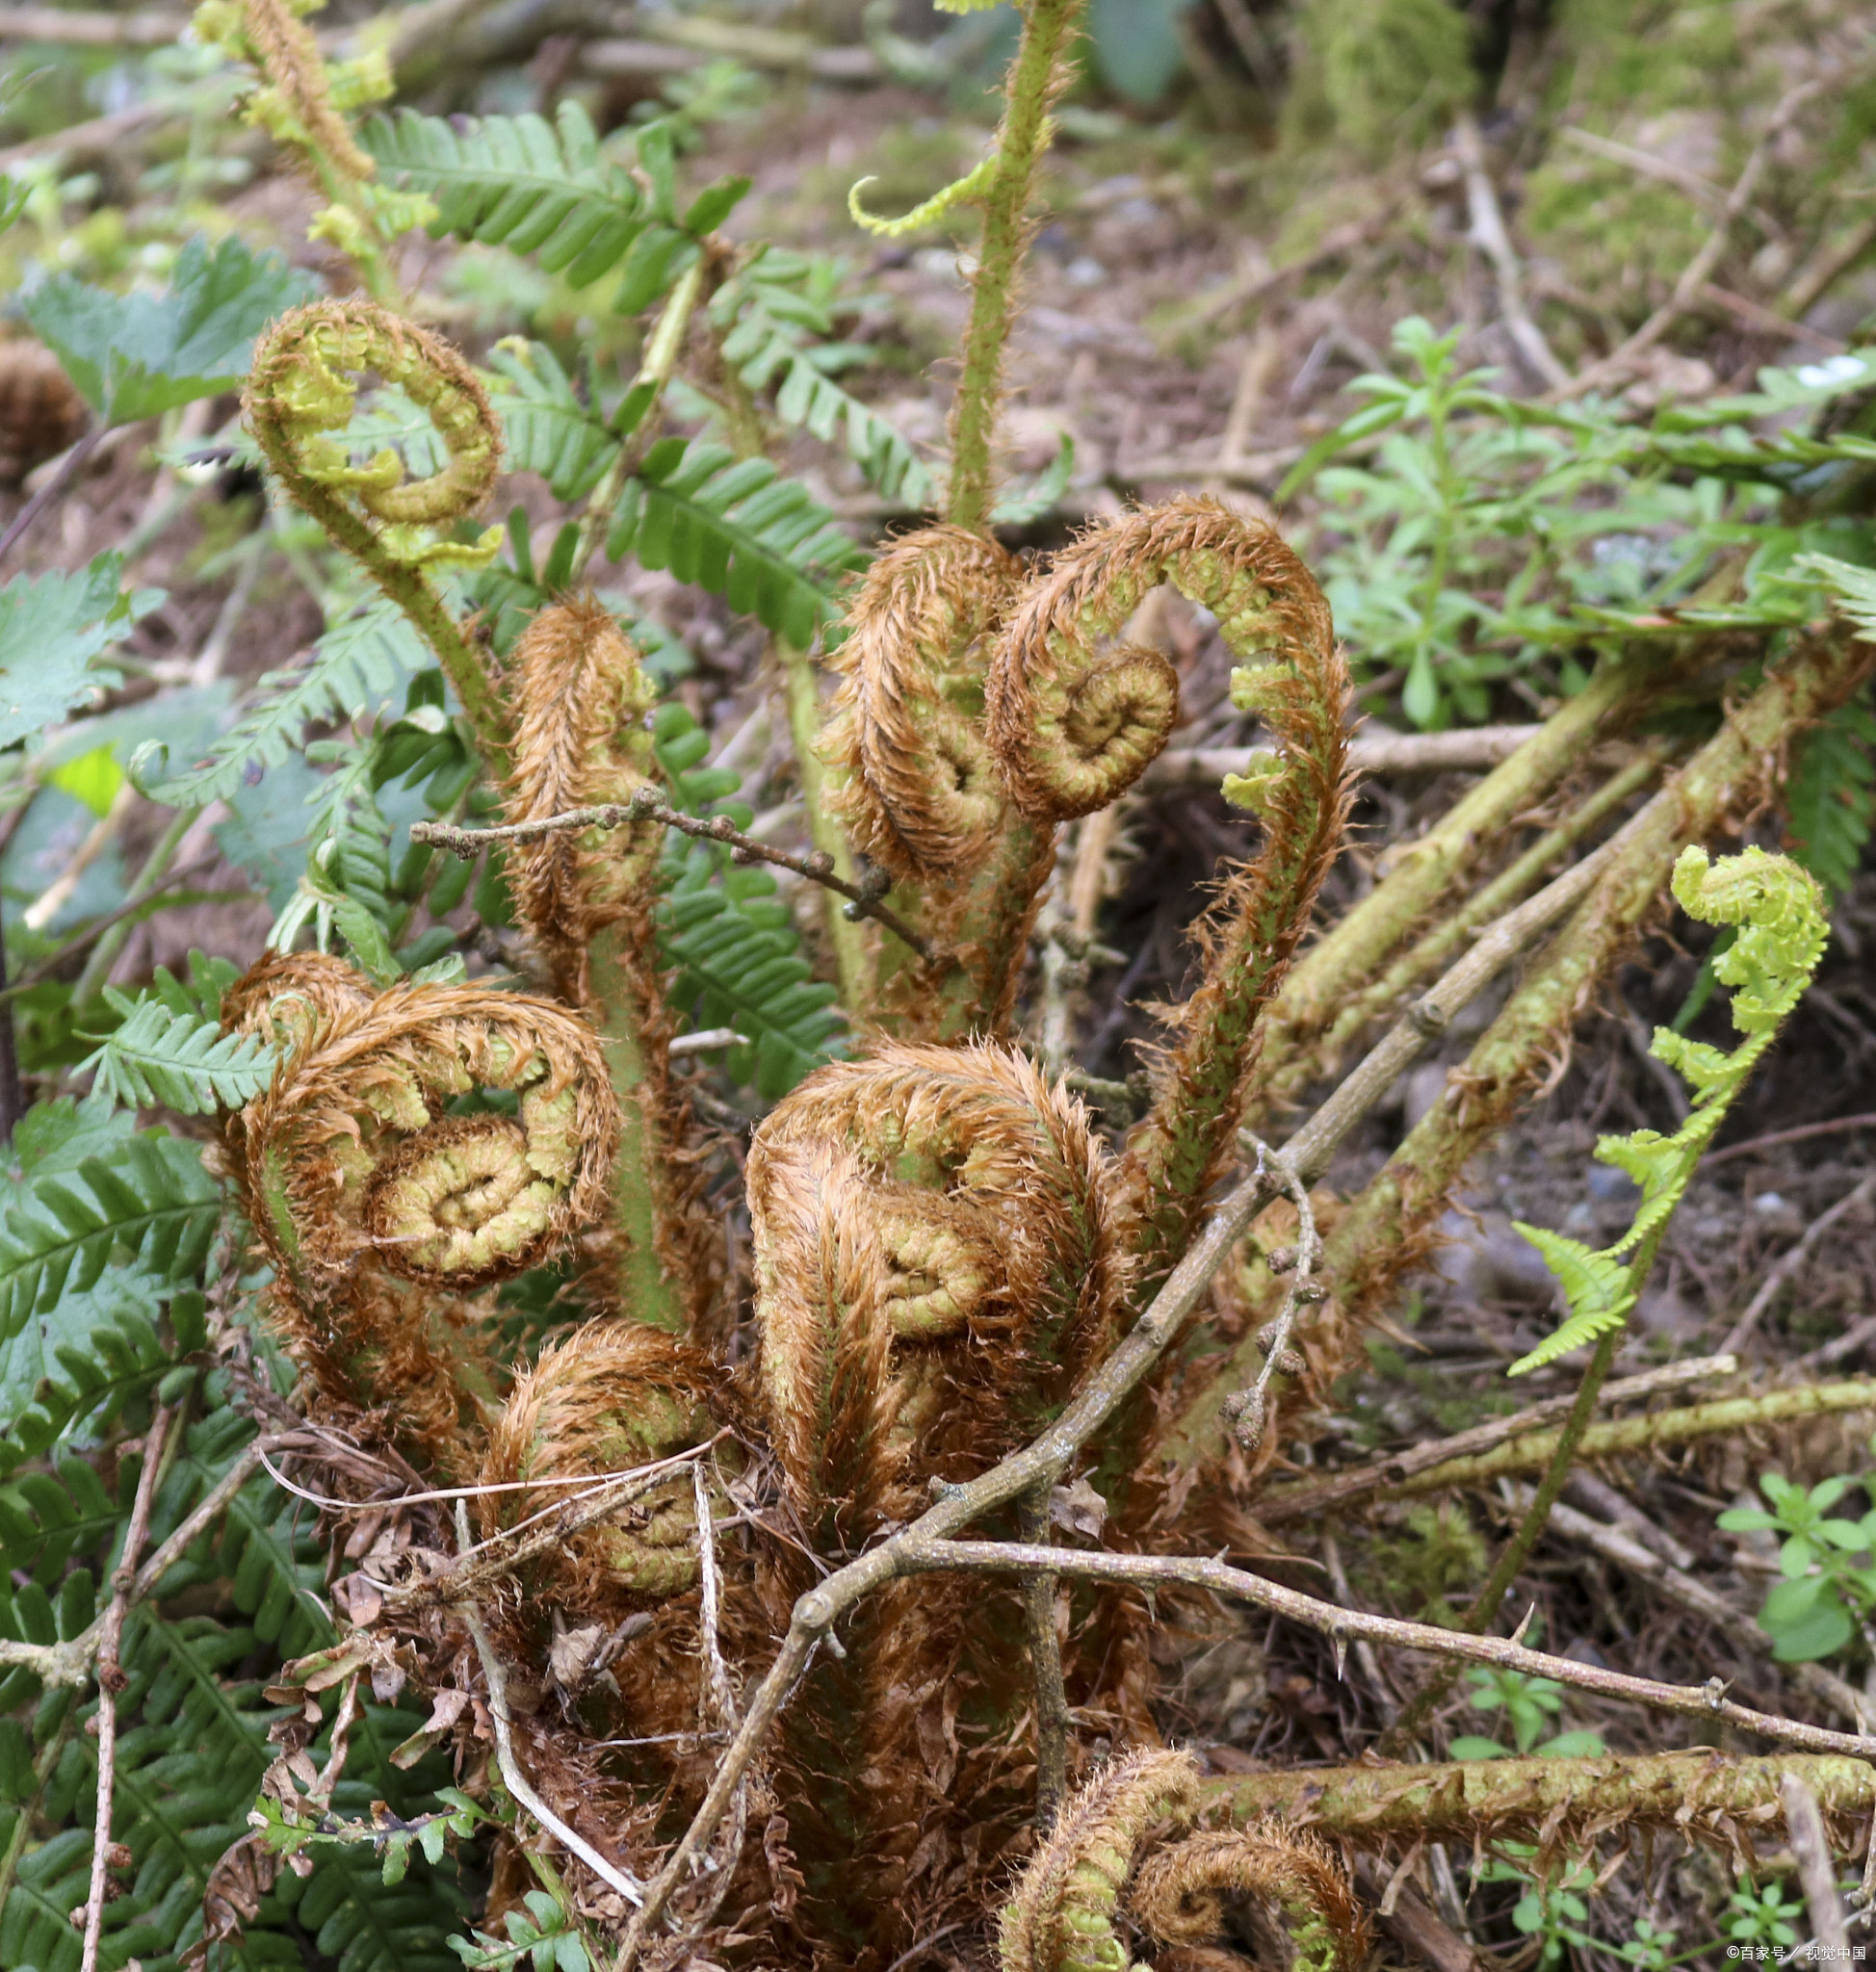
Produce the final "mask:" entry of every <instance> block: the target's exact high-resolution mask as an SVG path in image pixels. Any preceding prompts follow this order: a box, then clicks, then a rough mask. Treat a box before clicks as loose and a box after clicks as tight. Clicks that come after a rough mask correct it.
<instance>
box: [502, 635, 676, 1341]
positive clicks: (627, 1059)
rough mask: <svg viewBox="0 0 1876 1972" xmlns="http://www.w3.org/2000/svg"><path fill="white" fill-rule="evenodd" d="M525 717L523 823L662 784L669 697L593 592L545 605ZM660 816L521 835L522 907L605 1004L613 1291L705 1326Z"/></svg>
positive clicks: (515, 804)
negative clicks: (650, 725)
mask: <svg viewBox="0 0 1876 1972" xmlns="http://www.w3.org/2000/svg"><path fill="white" fill-rule="evenodd" d="M510 672H511V676H512V680H513V686H512V689H513V692H514V697H515V709H516V714H517V718H516V727H515V739H514V766H513V769H512V771H511V773H510V775H509V779H508V819H509V820H510V821H512V822H527V821H540V820H544V819H546V818H547V817H550V816H555V815H561V814H564V813H566V812H567V811H568V810H569V809H575V808H592V807H599V806H603V805H605V804H608V803H619V804H624V803H627V802H629V801H630V800H631V799H632V796H633V795H634V793H636V792H637V791H638V790H639V789H641V788H644V789H650V790H651V791H653V792H655V793H662V788H661V786H660V783H659V781H658V778H657V775H658V763H657V761H656V759H655V757H654V756H653V753H652V740H651V735H650V733H649V732H648V731H647V730H646V728H645V715H646V714H647V713H649V712H650V710H651V708H652V706H653V705H654V703H655V702H656V698H657V693H656V691H655V689H654V688H653V686H652V684H651V681H650V680H649V679H648V678H647V677H646V676H645V674H644V671H643V669H642V668H641V667H640V664H639V661H638V651H637V650H636V649H635V648H634V646H633V644H632V642H631V641H630V639H629V638H627V637H626V636H624V634H623V633H622V632H621V631H620V630H619V628H618V625H617V624H616V623H614V622H613V620H612V615H611V614H610V613H609V612H608V611H607V610H605V609H604V608H603V607H602V606H601V605H600V604H599V603H597V602H595V601H593V600H592V599H591V598H590V597H587V598H584V599H581V600H578V601H574V602H570V603H559V604H554V605H551V606H550V607H549V608H547V609H545V610H540V611H539V613H538V614H536V615H535V617H534V620H533V622H531V623H530V624H529V626H528V628H527V631H526V632H525V633H524V634H523V636H522V637H521V640H520V642H519V643H517V644H516V646H515V648H514V652H513V654H512V658H511V660H510ZM663 843H664V828H663V827H662V826H661V825H660V824H659V823H657V822H654V821H639V822H634V823H631V824H629V825H628V826H626V827H625V828H622V829H613V830H599V829H589V830H587V831H586V833H585V834H584V835H579V836H574V835H553V836H548V837H545V838H543V839H542V840H540V841H538V842H534V843H519V844H517V845H516V847H515V851H514V854H513V857H512V860H511V861H510V864H509V869H510V881H511V883H512V885H513V890H514V898H515V910H516V914H517V915H518V916H519V918H520V920H521V921H522V922H523V923H524V924H525V925H526V926H527V927H528V929H529V930H530V931H531V932H532V933H533V934H534V940H535V942H536V944H537V945H538V947H539V948H540V950H541V953H542V955H543V957H544V958H545V959H546V961H547V965H548V969H549V972H550V974H551V976H552V979H553V983H554V987H555V990H556V991H557V992H558V993H559V994H560V997H561V998H562V999H565V1000H567V1001H568V1002H569V1003H570V1004H572V1005H574V1006H580V1007H584V1008H586V1010H587V1011H588V1012H590V1014H591V1015H592V1017H593V1019H594V1021H595V1022H596V1024H597V1025H598V1027H599V1029H600V1032H601V1033H602V1034H603V1035H604V1036H605V1039H606V1059H607V1062H608V1064H609V1067H610V1069H611V1073H612V1089H613V1093H614V1095H615V1096H616V1097H617V1100H618V1108H619V1115H620V1147H619V1155H618V1159H617V1162H616V1164H615V1166H614V1170H613V1176H612V1200H613V1209H612V1229H611V1241H610V1246H611V1250H610V1251H609V1252H608V1253H607V1255H606V1256H605V1260H604V1267H605V1271H606V1273H607V1274H608V1275H610V1276H611V1278H610V1279H608V1280H605V1281H603V1282H601V1283H597V1284H596V1285H597V1288H598V1291H599V1292H600V1294H601V1296H602V1299H603V1300H604V1301H606V1302H608V1303H610V1304H612V1305H613V1306H615V1307H616V1308H617V1309H618V1310H620V1311H622V1312H624V1313H627V1314H629V1315H631V1316H632V1317H633V1318H634V1319H636V1320H638V1321H645V1322H650V1323H653V1324H654V1325H655V1326H657V1327H660V1328H664V1329H671V1330H683V1329H687V1328H689V1327H690V1326H692V1325H693V1324H694V1323H695V1322H696V1321H697V1320H698V1319H699V1318H700V1317H701V1315H702V1313H703V1310H704V1303H705V1301H706V1300H707V1298H708V1295H709V1292H710V1286H711V1271H712V1268H711V1253H712V1241H711V1239H710V1229H709V1228H708V1227H707V1226H706V1225H704V1224H703V1223H702V1222H701V1218H700V1215H699V1212H698V1209H697V1204H696V1181H695V1177H694V1169H695V1167H694V1164H693V1163H692V1162H691V1161H690V1155H689V1153H688V1150H687V1146H686V1144H685V1118H684V1114H683V1111H682V1109H681V1107H680V1105H679V1103H677V1101H676V1099H675V1097H674V1095H673V1092H672V1089H671V1083H670V1066H669V1052H668V1051H669V1047H670V1040H671V1036H672V1033H673V1032H674V1031H675V1024H674V1022H673V1021H672V1019H671V1016H670V1012H669V1010H668V1008H667V1007H666V1005H665V1003H664V991H663V980H662V975H661V973H660V969H659V965H658V957H657V942H656V936H655V932H654V927H653V923H652V909H653V904H654V901H655V897H656V882H657V874H658V857H659V851H660V849H661V847H662V846H663Z"/></svg>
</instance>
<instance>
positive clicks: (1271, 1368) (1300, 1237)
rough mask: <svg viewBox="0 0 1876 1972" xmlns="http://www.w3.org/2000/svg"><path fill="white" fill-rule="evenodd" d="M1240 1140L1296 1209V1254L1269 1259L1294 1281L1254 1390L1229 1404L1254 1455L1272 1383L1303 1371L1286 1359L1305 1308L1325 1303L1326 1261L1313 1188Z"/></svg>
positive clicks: (1257, 1145) (1256, 1145) (1265, 1338)
mask: <svg viewBox="0 0 1876 1972" xmlns="http://www.w3.org/2000/svg"><path fill="white" fill-rule="evenodd" d="M1241 1141H1242V1142H1243V1143H1244V1144H1245V1145H1246V1146H1247V1147H1248V1148H1249V1149H1250V1150H1251V1151H1252V1152H1254V1153H1255V1154H1256V1156H1257V1168H1258V1169H1259V1170H1260V1171H1268V1172H1269V1173H1270V1174H1271V1175H1272V1176H1273V1177H1274V1178H1275V1179H1276V1181H1277V1182H1278V1183H1279V1184H1280V1185H1281V1186H1282V1187H1283V1189H1284V1191H1285V1192H1287V1193H1288V1194H1289V1197H1290V1204H1291V1205H1293V1206H1294V1207H1296V1245H1295V1247H1294V1249H1293V1250H1292V1251H1291V1252H1290V1253H1289V1254H1288V1255H1284V1256H1279V1255H1277V1254H1272V1255H1271V1256H1270V1261H1269V1264H1270V1270H1271V1272H1272V1273H1275V1272H1277V1271H1279V1262H1280V1258H1281V1260H1282V1261H1283V1262H1284V1267H1285V1270H1287V1271H1288V1272H1289V1273H1290V1275H1291V1279H1290V1285H1289V1287H1288V1288H1287V1289H1286V1291H1285V1293H1284V1297H1283V1304H1282V1306H1281V1307H1279V1309H1278V1310H1277V1315H1276V1319H1275V1320H1274V1321H1272V1322H1271V1323H1270V1324H1269V1325H1268V1326H1267V1327H1266V1328H1265V1329H1264V1332H1263V1334H1261V1335H1260V1336H1258V1338H1257V1342H1258V1347H1259V1348H1260V1349H1262V1350H1263V1351H1264V1363H1263V1366H1262V1367H1261V1368H1260V1369H1259V1370H1258V1373H1257V1377H1256V1380H1255V1381H1254V1382H1253V1383H1252V1385H1251V1387H1250V1388H1249V1389H1244V1390H1238V1391H1236V1392H1234V1393H1233V1394H1232V1395H1231V1396H1229V1397H1227V1398H1226V1399H1225V1415H1226V1416H1227V1417H1229V1418H1230V1419H1231V1428H1232V1436H1233V1437H1234V1438H1235V1439H1237V1440H1238V1443H1239V1444H1240V1445H1242V1446H1243V1447H1244V1449H1245V1450H1246V1451H1251V1450H1254V1449H1255V1448H1256V1446H1257V1445H1258V1444H1259V1443H1260V1442H1261V1441H1262V1440H1263V1438H1264V1395H1265V1393H1266V1392H1267V1391H1268V1389H1269V1388H1270V1379H1271V1378H1272V1377H1273V1376H1275V1375H1277V1374H1278V1372H1279V1371H1281V1372H1282V1373H1283V1374H1284V1375H1286V1376H1291V1375H1295V1374H1297V1373H1298V1372H1299V1370H1300V1368H1301V1364H1300V1363H1299V1362H1287V1361H1286V1360H1285V1359H1286V1357H1287V1356H1288V1354H1289V1351H1290V1331H1291V1330H1292V1329H1294V1328H1295V1326H1296V1317H1297V1315H1298V1314H1300V1313H1301V1312H1302V1310H1303V1309H1304V1308H1305V1307H1306V1306H1308V1305H1309V1304H1311V1303H1313V1302H1316V1301H1320V1300H1322V1299H1323V1298H1324V1295H1323V1290H1322V1289H1321V1288H1320V1287H1318V1286H1317V1285H1316V1279H1315V1276H1316V1261H1317V1260H1319V1259H1320V1258H1322V1241H1321V1240H1320V1239H1319V1238H1318V1237H1317V1236H1316V1211H1315V1208H1314V1207H1312V1206H1311V1204H1310V1190H1309V1186H1308V1185H1307V1184H1305V1183H1304V1182H1303V1181H1302V1180H1301V1179H1300V1178H1299V1177H1298V1176H1297V1175H1296V1173H1295V1171H1294V1170H1292V1169H1291V1167H1290V1164H1289V1163H1288V1161H1287V1160H1286V1159H1285V1158H1284V1157H1282V1156H1281V1155H1279V1154H1278V1153H1277V1152H1275V1151H1273V1150H1272V1149H1271V1148H1270V1146H1269V1145H1268V1144H1266V1143H1265V1142H1264V1140H1263V1138H1261V1137H1256V1136H1253V1135H1252V1134H1251V1133H1250V1131H1249V1130H1245V1131H1243V1132H1242V1136H1241Z"/></svg>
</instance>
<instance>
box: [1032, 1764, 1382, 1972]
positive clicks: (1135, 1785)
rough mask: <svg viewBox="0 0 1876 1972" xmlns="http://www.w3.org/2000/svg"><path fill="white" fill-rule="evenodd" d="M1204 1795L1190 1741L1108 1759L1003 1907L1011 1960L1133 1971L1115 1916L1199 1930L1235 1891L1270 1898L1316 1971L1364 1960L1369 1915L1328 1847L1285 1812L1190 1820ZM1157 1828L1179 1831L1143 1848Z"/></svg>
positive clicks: (1178, 1939) (1054, 1971)
mask: <svg viewBox="0 0 1876 1972" xmlns="http://www.w3.org/2000/svg"><path fill="white" fill-rule="evenodd" d="M1198 1800H1199V1773H1198V1766H1197V1763H1196V1762H1195V1761H1194V1760H1193V1758H1192V1756H1191V1755H1190V1754H1189V1753H1185V1752H1149V1751H1140V1752H1133V1753H1129V1754H1126V1755H1124V1756H1123V1757H1122V1758H1120V1759H1117V1760H1113V1761H1110V1762H1109V1763H1108V1764H1107V1766H1106V1767H1105V1768H1104V1769H1103V1770H1102V1771H1101V1772H1100V1773H1099V1774H1097V1775H1096V1776H1095V1777H1094V1778H1093V1779H1092V1780H1090V1781H1089V1782H1088V1784H1087V1785H1086V1786H1085V1787H1083V1788H1082V1789H1081V1792H1080V1793H1079V1794H1078V1795H1076V1796H1075V1797H1074V1799H1073V1800H1071V1801H1070V1802H1069V1803H1068V1804H1067V1805H1066V1806H1065V1807H1064V1808H1063V1810H1062V1813H1061V1816H1060V1818H1059V1820H1057V1822H1056V1824H1055V1829H1054V1830H1053V1831H1052V1832H1051V1834H1050V1837H1049V1839H1048V1841H1047V1842H1046V1843H1045V1844H1044V1845H1043V1847H1042V1848H1041V1850H1040V1851H1038V1853H1037V1855H1036V1856H1035V1858H1034V1860H1033V1861H1032V1862H1031V1863H1030V1864H1029V1867H1028V1869H1026V1870H1025V1871H1024V1873H1023V1877H1022V1880H1021V1881H1019V1883H1018V1884H1017V1888H1016V1895H1015V1897H1014V1898H1013V1899H1012V1900H1011V1901H1010V1903H1009V1904H1008V1905H1007V1906H1006V1907H1004V1910H1003V1925H1002V1930H1001V1933H1000V1935H999V1940H998V1942H999V1945H1000V1948H1001V1951H1002V1956H1003V1972H1136V1968H1134V1965H1133V1957H1132V1955H1131V1954H1130V1952H1129V1951H1128V1949H1127V1946H1126V1944H1125V1943H1124V1942H1123V1940H1122V1938H1121V1935H1120V1933H1119V1932H1118V1931H1117V1930H1116V1928H1115V1919H1116V1917H1117V1916H1119V1915H1121V1914H1123V1913H1124V1914H1125V1915H1126V1916H1127V1917H1129V1918H1131V1919H1132V1920H1133V1923H1134V1924H1135V1925H1136V1926H1137V1927H1138V1928H1139V1929H1141V1930H1143V1931H1145V1932H1146V1933H1148V1935H1149V1936H1151V1937H1154V1938H1156V1939H1158V1940H1159V1942H1160V1943H1162V1944H1168V1945H1197V1944H1203V1943H1205V1942H1206V1941H1207V1940H1209V1939H1212V1938H1214V1937H1216V1936H1217V1935H1218V1934H1219V1933H1220V1931H1221V1930H1222V1928H1223V1918H1224V1905H1223V1899H1224V1897H1225V1895H1227V1894H1230V1893H1234V1892H1235V1893H1237V1894H1239V1895H1246V1896H1254V1897H1257V1898H1259V1899H1260V1900H1261V1901H1263V1902H1264V1903H1265V1904H1266V1905H1267V1906H1269V1907H1270V1908H1271V1910H1272V1911H1273V1913H1274V1914H1275V1915H1276V1917H1277V1918H1278V1920H1279V1921H1280V1922H1281V1924H1282V1925H1283V1927H1284V1929H1285V1931H1286V1932H1287V1933H1289V1935H1290V1942H1291V1944H1292V1945H1293V1947H1294V1948H1295V1955H1296V1963H1297V1964H1299V1965H1301V1966H1306V1967H1308V1968H1309V1972H1355V1968H1356V1967H1358V1966H1360V1965H1361V1964H1363V1963H1364V1962H1365V1960H1366V1959H1367V1956H1368V1922H1367V1919H1366V1917H1365V1916H1364V1914H1363V1912H1362V1910H1361V1907H1359V1906H1358V1905H1357V1904H1356V1902H1355V1899H1354V1897H1353V1895H1352V1894H1351V1893H1350V1890H1349V1887H1348V1881H1347V1879H1346V1878H1345V1877H1344V1876H1343V1875H1342V1871H1341V1869H1340V1868H1338V1867H1337V1865H1336V1863H1335V1861H1334V1860H1333V1858H1332V1857H1331V1855H1330V1854H1329V1852H1328V1850H1327V1848H1326V1847H1325V1846H1324V1845H1323V1844H1322V1843H1321V1842H1320V1841H1319V1840H1318V1839H1317V1838H1316V1837H1315V1836H1313V1835H1310V1834H1308V1833H1305V1832H1302V1831H1300V1830H1297V1829H1290V1828H1286V1827H1285V1826H1284V1825H1283V1824H1281V1823H1279V1822H1263V1823H1260V1824H1258V1825H1257V1826H1256V1827H1254V1828H1250V1829H1208V1830H1201V1831H1199V1832H1196V1833H1194V1832H1188V1831H1189V1830H1191V1829H1192V1825H1193V1822H1194V1820H1195V1819H1196V1815H1197V1807H1198ZM1156 1828H1164V1829H1166V1830H1167V1833H1168V1835H1169V1836H1170V1837H1171V1839H1167V1840H1164V1841H1162V1842H1161V1843H1160V1844H1159V1846H1157V1847H1155V1848H1153V1849H1152V1850H1151V1851H1150V1852H1149V1853H1148V1854H1147V1855H1145V1856H1144V1857H1141V1855H1140V1851H1141V1849H1142V1847H1143V1845H1145V1844H1146V1843H1147V1842H1148V1840H1149V1838H1150V1837H1151V1836H1152V1834H1153V1832H1154V1830H1155V1829H1156Z"/></svg>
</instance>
